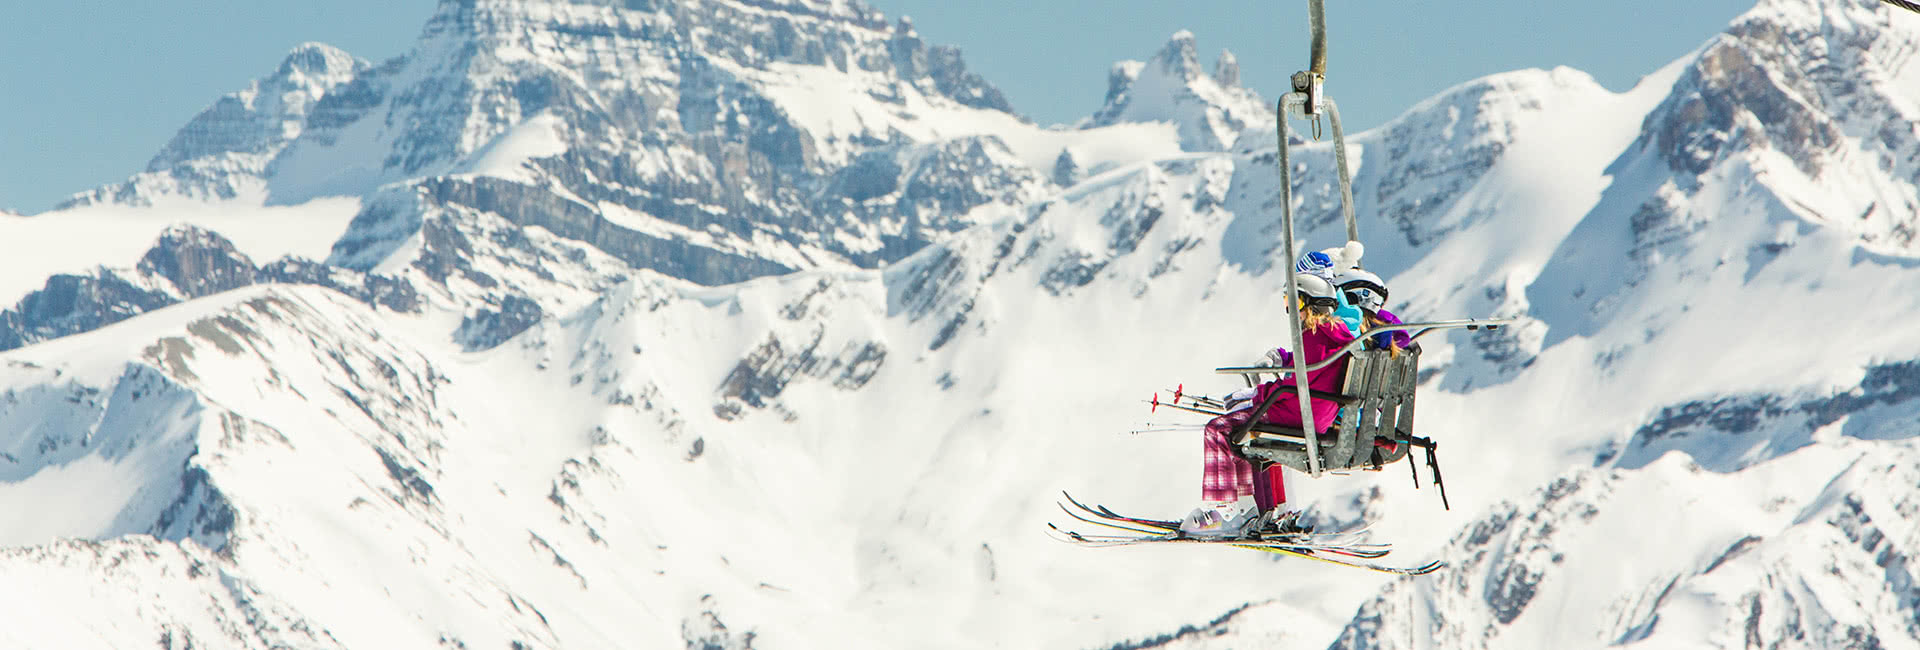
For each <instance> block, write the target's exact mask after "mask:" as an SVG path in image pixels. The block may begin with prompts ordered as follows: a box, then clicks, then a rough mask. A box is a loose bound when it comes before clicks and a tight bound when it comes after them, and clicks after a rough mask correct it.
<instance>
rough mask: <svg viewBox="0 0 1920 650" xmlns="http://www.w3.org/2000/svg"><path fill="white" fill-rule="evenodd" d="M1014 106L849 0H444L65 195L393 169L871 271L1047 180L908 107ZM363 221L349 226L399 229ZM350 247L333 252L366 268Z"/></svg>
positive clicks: (732, 265)
mask: <svg viewBox="0 0 1920 650" xmlns="http://www.w3.org/2000/svg"><path fill="white" fill-rule="evenodd" d="M1009 111H1010V108H1009V107H1008V106H1007V104H1006V100H1005V98H1004V97H1002V96H1001V95H1000V93H999V92H998V91H997V90H995V89H994V88H993V87H992V86H991V85H989V84H987V83H986V82H985V81H984V80H982V79H980V78H979V76H978V75H974V74H972V73H970V72H968V71H967V70H966V68H965V65H964V63H962V61H961V59H960V56H959V53H958V52H957V51H956V50H953V49H952V48H946V47H937V46H933V47H930V46H928V45H927V44H926V43H924V42H923V41H922V40H921V39H920V37H919V36H918V35H917V34H916V33H915V32H914V31H913V28H912V25H911V24H910V23H907V22H904V21H901V22H898V23H894V24H888V23H887V22H885V21H884V20H883V19H882V18H881V17H880V16H879V14H877V13H876V12H873V11H872V10H871V9H868V8H866V7H864V6H862V5H859V4H857V3H827V4H819V5H815V4H808V3H750V2H705V1H692V0H688V1H684V2H646V3H625V4H623V5H620V6H612V7H610V6H599V5H595V4H592V3H579V4H575V3H567V2H551V3H549V2H523V1H518V0H514V1H499V2H445V3H442V5H441V6H440V8H439V10H438V11H436V13H435V14H434V16H433V17H432V18H431V19H430V21H429V22H428V25H427V27H426V29H425V30H424V33H423V35H422V40H421V41H420V43H419V44H418V45H417V46H416V48H415V49H414V50H413V51H412V52H411V53H409V54H408V55H406V56H404V57H401V58H399V59H395V60H393V61H389V62H387V63H385V64H382V65H380V66H378V67H374V66H369V65H367V64H365V63H360V62H353V61H351V60H350V59H347V58H345V55H344V54H342V53H339V52H337V51H334V50H330V49H325V48H321V47H319V46H312V47H307V48H303V49H301V50H298V51H296V52H295V53H293V54H292V55H290V56H289V58H288V60H287V62H286V63H285V64H284V65H283V66H282V69H281V71H280V72H279V73H277V74H276V75H273V76H270V77H268V78H265V79H263V80H261V81H259V82H256V83H255V84H254V86H253V87H252V88H250V89H249V90H247V91H243V92H241V93H236V94H234V95H231V96H229V97H227V98H223V99H222V100H221V102H219V103H218V104H216V105H215V106H214V107H213V108H210V109H208V111H207V112H206V113H205V114H203V115H202V116H201V118H199V119H197V120H196V121H195V122H194V123H193V124H192V125H189V127H188V128H187V129H185V130H183V131H182V133H181V134H180V136H179V137H177V138H176V140H175V141H174V142H173V143H171V144H170V145H169V146H168V148H167V149H166V150H165V151H163V152H162V153H161V154H160V155H159V156H158V157H156V158H155V160H154V162H153V164H152V166H151V167H152V169H153V170H154V171H152V172H149V173H148V174H146V175H142V176H140V177H136V178H135V179H133V180H132V181H129V182H128V183H124V184H120V185H117V186H112V187H108V188H102V189H101V190H98V191H95V192H93V193H90V194H88V195H83V196H82V197H79V198H76V199H75V201H74V202H73V204H79V203H93V202H103V201H112V202H123V203H133V204H139V203H142V202H146V201H151V200H152V199H153V198H155V197H158V196H167V195H185V196H191V197H219V198H230V197H234V196H238V195H240V194H242V193H244V192H246V191H257V190H264V191H265V192H266V194H267V196H268V198H269V200H271V201H274V202H278V203H297V202H300V201H304V200H307V199H308V198H311V197H315V196H322V195H339V194H346V195H372V194H373V193H375V191H376V188H378V187H379V186H381V185H384V184H388V183H401V184H404V185H409V186H412V187H413V188H414V189H415V191H413V192H410V193H408V192H401V193H399V195H402V196H405V197H406V198H405V202H410V203H412V205H409V206H406V207H405V208H404V209H405V210H406V211H409V212H414V213H435V214H437V213H444V212H482V213H489V214H495V215H500V216H502V217H505V218H507V219H509V220H511V221H513V222H515V223H517V224H520V225H522V226H526V227H532V226H539V227H543V228H546V229H548V230H550V231H553V232H557V233H561V234H562V235H563V236H566V237H569V238H573V239H578V240H582V241H586V242H589V243H592V244H594V245H596V246H600V247H601V248H603V249H604V250H606V251H607V252H608V253H610V254H613V255H615V256H617V257H620V258H622V259H624V260H626V261H627V262H629V263H630V264H633V265H636V266H642V267H648V268H655V269H658V270H661V271H662V272H665V273H668V274H670V275H676V276H679V277H684V278H687V279H691V280H694V281H697V282H702V283H706V284H724V283H728V282H736V281H740V280H744V279H748V278H752V277H758V276H762V275H768V274H777V273H784V272H788V271H792V270H796V269H802V268H814V267H819V266H823V265H825V266H829V267H844V266H865V267H872V266H874V265H877V264H881V263H885V262H888V261H891V260H896V259H899V258H900V257H902V256H904V255H905V254H907V253H909V252H911V251H913V250H916V249H918V248H919V247H921V246H924V245H925V244H927V243H929V242H932V241H937V240H940V239H942V238H943V237H945V236H946V235H948V234H950V233H952V232H955V231H957V230H958V229H961V228H965V227H967V226H969V225H972V224H974V223H977V222H978V219H979V218H978V217H970V216H968V215H969V212H970V211H971V210H972V209H973V208H976V207H979V206H982V205H987V204H991V203H995V202H1005V201H1012V200H1016V199H1020V198H1024V197H1027V196H1030V195H1031V194H1032V192H1033V191H1034V188H1035V187H1036V186H1038V185H1041V184H1043V183H1044V178H1045V176H1044V175H1043V174H1041V173H1038V172H1035V171H1034V170H1032V169H1030V168H1028V166H1027V165H1025V164H1023V163H1022V162H1019V161H1015V160H1012V159H1011V155H1010V154H1009V153H1008V152H1007V150H1006V147H1005V145H1004V144H1002V143H1000V142H997V141H995V140H994V139H993V138H991V137H985V138H976V137H973V136H971V135H970V133H969V131H975V132H977V130H976V129H975V128H973V127H965V126H962V127H961V128H959V129H952V128H949V127H947V126H936V124H938V121H937V120H929V119H924V118H927V117H933V116H935V115H943V114H952V115H956V116H970V117H966V118H965V119H968V120H975V121H978V120H985V121H988V122H990V123H996V124H1004V125H1017V124H1019V118H1017V117H1015V116H1013V115H1012V114H1011V113H1010V112H1009ZM236 161H241V162H236ZM242 163H244V164H242ZM381 209H383V210H385V209H393V208H391V207H390V206H383V207H382V208H381ZM378 216H379V215H372V214H370V215H368V218H367V219H364V220H363V223H365V224H367V225H368V226H369V227H371V228H375V229H377V230H378V231H379V232H378V234H377V235H368V234H367V233H365V232H362V233H357V234H356V236H360V237H368V238H372V239H378V240H381V241H383V242H386V243H389V244H393V245H397V244H398V242H399V241H402V240H404V239H405V238H406V237H407V236H408V235H409V234H411V232H412V231H405V229H404V228H400V229H398V230H396V229H395V228H393V227H392V224H387V223H384V222H381V221H380V220H379V219H378V218H377V217H378ZM380 250H381V251H389V250H391V247H389V248H382V249H380ZM361 252H362V251H360V250H357V249H356V250H348V251H345V252H344V254H343V255H342V256H341V257H340V258H339V260H337V261H339V262H340V263H342V264H345V265H348V266H353V267H355V268H360V269H365V268H370V266H371V264H373V263H374V262H376V261H377V260H374V259H371V258H370V257H369V256H367V255H355V253H361Z"/></svg>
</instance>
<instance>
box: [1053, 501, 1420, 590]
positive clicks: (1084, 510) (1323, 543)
mask: <svg viewBox="0 0 1920 650" xmlns="http://www.w3.org/2000/svg"><path fill="white" fill-rule="evenodd" d="M1061 496H1063V497H1065V498H1066V500H1067V502H1066V503H1061V504H1057V505H1059V506H1060V510H1061V511H1062V512H1065V513H1067V516H1069V517H1072V518H1074V519H1076V520H1079V521H1082V522H1085V523H1089V524H1093V525H1097V526H1104V527H1107V528H1111V529H1114V530H1117V531H1123V532H1124V534H1120V533H1109V534H1089V533H1082V532H1079V531H1074V530H1070V529H1066V528H1061V527H1059V526H1056V525H1054V524H1052V523H1048V524H1047V527H1048V528H1049V529H1051V530H1053V531H1054V532H1055V533H1058V536H1057V537H1056V539H1060V540H1061V541H1065V542H1068V543H1072V544H1077V545H1080V546H1089V547H1112V546H1133V545H1139V544H1215V545H1223V546H1231V547H1234V548H1244V549H1248V550H1255V551H1262V552H1267V553H1274V554H1277V555H1286V556H1291V557H1301V558H1307V559H1310V560H1319V561H1321V562H1327V563H1331V564H1338V565H1341V566H1348V567H1354V568H1358V569H1366V570H1369V571H1377V572H1380V573H1390V574H1396V575H1410V576H1419V575H1426V574H1429V573H1433V572H1434V571H1438V570H1440V569H1441V568H1442V567H1445V566H1446V563H1445V562H1442V561H1439V560H1434V561H1432V562H1428V563H1426V564H1422V565H1420V566H1414V567H1398V566H1388V565H1382V564H1375V563H1372V562H1368V561H1367V560H1370V559H1375V558H1379V557H1383V556H1385V555H1386V554H1387V553H1389V552H1391V551H1392V550H1393V549H1392V546H1391V545H1387V544H1368V543H1360V542H1359V541H1358V538H1359V535H1360V533H1362V532H1364V531H1365V527H1361V528H1358V529H1353V530H1344V531H1339V532H1334V533H1264V534H1263V533H1260V532H1258V531H1256V532H1255V533H1254V534H1253V535H1252V536H1244V537H1235V538H1202V537H1189V536H1186V535H1184V534H1182V533H1181V532H1180V524H1179V522H1174V521H1165V520H1159V519H1145V518H1140V517H1128V516H1125V515H1121V514H1119V513H1116V512H1114V511H1112V510H1109V509H1107V507H1106V506H1101V505H1093V506H1089V505H1087V504H1084V503H1081V502H1080V501H1079V500H1077V499H1074V498H1073V495H1071V494H1067V493H1065V492H1062V493H1061ZM1069 504H1071V506H1069Z"/></svg>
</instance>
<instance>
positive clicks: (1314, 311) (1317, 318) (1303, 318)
mask: <svg viewBox="0 0 1920 650" xmlns="http://www.w3.org/2000/svg"><path fill="white" fill-rule="evenodd" d="M1332 321H1333V310H1331V309H1327V308H1325V307H1314V306H1312V305H1308V306H1306V307H1305V308H1303V309H1301V310H1300V330H1301V331H1303V332H1311V331H1313V330H1317V329H1320V327H1321V326H1323V325H1326V324H1327V323H1330V322H1332Z"/></svg>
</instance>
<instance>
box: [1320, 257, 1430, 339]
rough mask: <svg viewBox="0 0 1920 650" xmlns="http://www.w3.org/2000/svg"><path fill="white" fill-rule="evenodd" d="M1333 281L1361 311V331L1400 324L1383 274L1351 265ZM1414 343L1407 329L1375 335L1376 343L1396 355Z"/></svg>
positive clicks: (1344, 295)
mask: <svg viewBox="0 0 1920 650" xmlns="http://www.w3.org/2000/svg"><path fill="white" fill-rule="evenodd" d="M1333 281H1334V284H1335V285H1337V286H1338V287H1339V288H1340V294H1341V296H1342V297H1344V298H1346V299H1347V302H1348V303H1350V304H1352V305H1353V306H1355V307H1357V308H1358V309H1359V311H1360V312H1361V314H1362V316H1361V319H1362V322H1361V326H1360V331H1361V332H1366V331H1369V330H1372V329H1373V328H1375V327H1380V326H1383V325H1399V324H1400V317H1399V316H1395V315H1394V314H1393V312H1390V311H1387V307H1386V305H1387V285H1386V283H1385V282H1382V281H1381V280H1380V276H1378V275H1374V274H1373V273H1371V272H1369V271H1367V270H1365V269H1359V268H1348V269H1342V270H1340V271H1338V272H1336V273H1334V278H1333ZM1412 343H1413V340H1412V339H1411V338H1410V337H1408V336H1407V333H1406V332H1404V331H1398V330H1396V331H1393V332H1381V333H1379V334H1375V335H1374V338H1373V344H1374V346H1376V347H1378V348H1380V349H1384V350H1392V351H1394V352H1395V353H1396V354H1397V353H1398V352H1399V351H1400V350H1404V349H1406V348H1407V347H1409V346H1411V345H1412Z"/></svg>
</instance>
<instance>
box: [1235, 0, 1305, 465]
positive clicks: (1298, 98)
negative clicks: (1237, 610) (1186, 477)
mask: <svg viewBox="0 0 1920 650" xmlns="http://www.w3.org/2000/svg"><path fill="white" fill-rule="evenodd" d="M1313 2H1314V4H1315V5H1318V4H1319V2H1320V0H1313ZM1305 99H1306V97H1305V96H1304V95H1302V94H1301V93H1298V92H1291V93H1287V94H1286V95H1285V96H1282V97H1281V98H1280V102H1279V104H1278V105H1277V106H1275V107H1274V108H1275V109H1277V113H1278V114H1277V115H1276V116H1275V117H1274V120H1275V121H1276V122H1278V123H1279V126H1278V127H1277V128H1275V129H1274V130H1275V132H1277V133H1278V134H1279V137H1280V161H1279V162H1280V229H1281V231H1282V232H1283V233H1284V239H1285V241H1286V245H1287V256H1286V258H1285V262H1284V264H1285V265H1286V273H1287V299H1286V303H1287V320H1288V321H1289V322H1291V323H1292V324H1293V329H1292V332H1290V333H1291V334H1292V336H1293V352H1294V354H1293V369H1294V370H1293V381H1294V384H1295V386H1296V387H1297V388H1298V390H1295V391H1293V394H1294V396H1295V397H1296V398H1297V400H1296V401H1298V402H1299V404H1300V431H1301V432H1302V433H1304V434H1306V443H1307V444H1306V447H1307V474H1308V475H1309V476H1314V477H1318V476H1320V441H1319V433H1318V430H1317V429H1316V428H1315V427H1314V425H1313V402H1312V399H1313V398H1312V397H1311V395H1310V392H1309V390H1308V383H1307V355H1306V353H1305V351H1306V345H1305V343H1306V336H1305V328H1304V326H1303V325H1302V322H1301V317H1300V308H1301V307H1302V305H1301V300H1300V279H1299V278H1297V277H1295V274H1296V273H1298V270H1297V269H1295V268H1293V261H1294V259H1295V258H1296V256H1297V253H1296V252H1295V248H1294V243H1293V178H1292V169H1291V168H1292V163H1291V162H1289V161H1288V157H1287V108H1288V107H1287V104H1289V103H1297V102H1302V101H1304V100H1305ZM1289 100H1291V102H1290V101H1289ZM1275 381H1278V380H1277V379H1276V380H1275ZM1275 392H1276V394H1277V393H1278V391H1275ZM1265 416H1266V413H1264V412H1260V411H1255V412H1254V413H1253V414H1252V417H1250V418H1249V419H1248V420H1247V424H1248V426H1249V427H1251V425H1252V424H1253V423H1255V422H1258V421H1259V420H1260V418H1262V417H1265Z"/></svg>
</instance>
